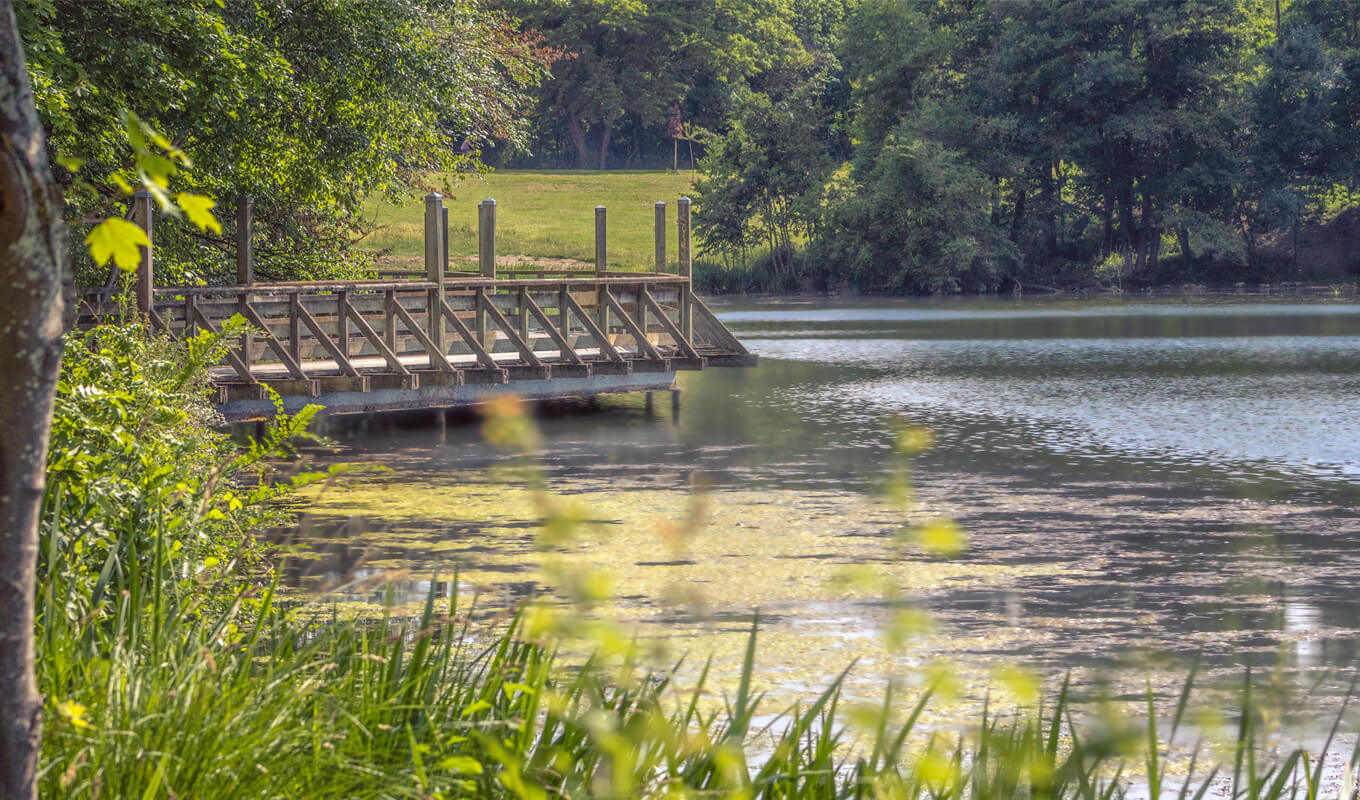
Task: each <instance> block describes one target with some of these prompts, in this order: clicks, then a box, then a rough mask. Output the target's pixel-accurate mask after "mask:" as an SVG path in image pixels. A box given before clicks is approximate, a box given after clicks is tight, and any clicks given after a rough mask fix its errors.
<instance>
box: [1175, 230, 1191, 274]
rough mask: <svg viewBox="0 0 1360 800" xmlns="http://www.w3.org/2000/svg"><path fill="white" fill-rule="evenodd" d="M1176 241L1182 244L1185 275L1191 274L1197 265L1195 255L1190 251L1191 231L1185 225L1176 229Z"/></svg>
mask: <svg viewBox="0 0 1360 800" xmlns="http://www.w3.org/2000/svg"><path fill="white" fill-rule="evenodd" d="M1176 239H1177V240H1178V241H1179V242H1180V243H1181V267H1182V268H1183V269H1184V270H1185V274H1186V275H1189V274H1190V269H1191V268H1192V267H1194V265H1195V254H1194V252H1193V251H1191V249H1190V231H1189V229H1187V228H1186V227H1185V226H1184V225H1181V226H1179V227H1177V228H1176Z"/></svg>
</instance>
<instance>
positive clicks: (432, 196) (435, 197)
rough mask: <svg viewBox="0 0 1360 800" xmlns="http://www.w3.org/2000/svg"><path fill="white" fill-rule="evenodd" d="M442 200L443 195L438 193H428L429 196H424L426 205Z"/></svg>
mask: <svg viewBox="0 0 1360 800" xmlns="http://www.w3.org/2000/svg"><path fill="white" fill-rule="evenodd" d="M443 199H444V195H442V194H440V193H439V192H430V193H429V194H427V195H425V202H427V203H438V202H439V201H440V200H443Z"/></svg>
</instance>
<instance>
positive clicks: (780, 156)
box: [695, 55, 847, 282]
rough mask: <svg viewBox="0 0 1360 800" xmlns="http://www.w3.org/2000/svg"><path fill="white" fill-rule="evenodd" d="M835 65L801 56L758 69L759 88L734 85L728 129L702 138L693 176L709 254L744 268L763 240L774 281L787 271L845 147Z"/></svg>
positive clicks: (789, 274) (698, 226)
mask: <svg viewBox="0 0 1360 800" xmlns="http://www.w3.org/2000/svg"><path fill="white" fill-rule="evenodd" d="M839 73H840V65H839V64H838V63H837V62H836V60H835V59H834V57H831V56H829V55H823V56H822V57H820V58H812V57H808V58H807V59H806V60H805V61H804V62H803V63H801V64H788V65H785V66H783V67H781V68H779V69H774V70H770V71H768V72H766V73H765V74H763V75H762V76H761V84H762V87H761V88H762V91H756V90H751V89H744V90H741V91H739V92H737V93H736V94H737V99H736V100H735V102H734V103H733V112H732V119H731V121H730V122H731V129H730V130H729V131H728V132H726V133H724V134H722V135H719V136H715V137H713V138H712V139H711V140H710V141H709V143H708V144H709V150H708V155H707V156H706V157H705V158H704V161H703V169H704V173H705V174H704V177H703V178H702V179H700V180H699V182H698V183H697V185H696V190H697V192H698V198H697V199H698V202H699V212H698V214H697V215H696V218H695V230H696V232H697V233H698V235H699V238H700V241H701V242H702V244H703V248H704V251H705V252H706V253H707V254H709V255H710V256H719V257H722V258H723V259H724V261H725V262H727V263H728V264H729V266H731V265H739V266H742V267H745V266H746V260H747V253H748V251H750V250H752V249H760V248H763V249H765V250H766V251H767V252H768V253H769V254H770V267H771V275H770V278H771V279H772V280H773V281H775V282H789V281H790V280H791V279H792V278H793V277H794V275H793V253H794V249H795V246H796V245H797V244H798V243H800V242H802V241H804V240H806V239H807V238H808V237H810V236H812V235H813V233H814V226H815V225H816V223H817V222H818V221H819V220H820V217H821V201H822V193H823V187H824V186H825V184H826V183H827V181H828V180H829V179H830V177H831V175H832V173H833V172H834V171H835V170H836V169H837V168H838V167H839V166H840V164H841V162H842V161H843V160H844V158H845V154H846V150H847V141H846V137H845V135H844V131H843V129H842V126H841V121H842V120H841V116H840V114H838V113H837V109H839V108H843V106H844V100H843V97H842V95H843V94H844V88H845V87H844V84H843V83H842V82H841V79H840V74H839Z"/></svg>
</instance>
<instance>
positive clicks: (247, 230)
mask: <svg viewBox="0 0 1360 800" xmlns="http://www.w3.org/2000/svg"><path fill="white" fill-rule="evenodd" d="M254 225H255V201H254V199H253V198H251V196H250V195H248V194H243V195H240V196H238V197H237V198H236V283H237V284H238V285H240V286H249V285H251V284H252V283H254V282H255V249H254V245H255V242H254V236H253V234H254V232H255V230H254ZM240 299H241V302H240V309H241V313H243V314H244V313H245V310H246V306H248V305H250V294H249V293H248V292H242V293H241V298H240ZM250 340H251V336H250V334H248V333H246V334H242V335H241V362H242V363H243V364H245V365H246V366H247V367H249V366H250Z"/></svg>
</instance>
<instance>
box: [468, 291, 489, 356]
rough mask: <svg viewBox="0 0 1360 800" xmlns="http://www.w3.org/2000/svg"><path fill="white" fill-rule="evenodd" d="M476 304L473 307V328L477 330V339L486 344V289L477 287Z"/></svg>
mask: <svg viewBox="0 0 1360 800" xmlns="http://www.w3.org/2000/svg"><path fill="white" fill-rule="evenodd" d="M476 297H477V300H476V305H474V306H473V307H472V308H473V318H472V321H473V328H474V330H475V331H476V332H477V341H479V342H481V343H482V345H483V346H486V334H487V325H486V290H485V289H478V290H477V292H476Z"/></svg>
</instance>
